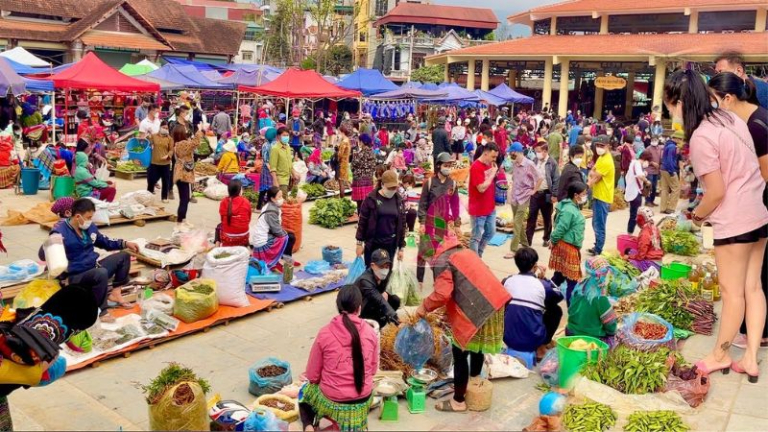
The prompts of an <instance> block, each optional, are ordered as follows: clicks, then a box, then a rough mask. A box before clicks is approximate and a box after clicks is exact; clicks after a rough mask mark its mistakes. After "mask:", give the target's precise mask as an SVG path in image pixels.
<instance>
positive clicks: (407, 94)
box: [371, 87, 448, 100]
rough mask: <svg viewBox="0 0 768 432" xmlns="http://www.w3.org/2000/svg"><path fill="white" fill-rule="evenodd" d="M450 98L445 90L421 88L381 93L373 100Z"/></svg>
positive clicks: (403, 88)
mask: <svg viewBox="0 0 768 432" xmlns="http://www.w3.org/2000/svg"><path fill="white" fill-rule="evenodd" d="M447 96H448V92H447V91H444V90H424V89H420V88H405V87H400V88H399V89H397V90H392V91H388V92H384V93H379V94H377V95H374V96H372V97H371V98H372V99H419V100H423V99H439V98H445V97H447Z"/></svg>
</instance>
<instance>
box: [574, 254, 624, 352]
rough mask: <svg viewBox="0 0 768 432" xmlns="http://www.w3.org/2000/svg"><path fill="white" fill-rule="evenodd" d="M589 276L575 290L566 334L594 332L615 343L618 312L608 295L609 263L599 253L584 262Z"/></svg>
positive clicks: (589, 333) (606, 341)
mask: <svg viewBox="0 0 768 432" xmlns="http://www.w3.org/2000/svg"><path fill="white" fill-rule="evenodd" d="M584 269H585V270H586V273H587V277H586V278H585V279H584V280H583V281H581V282H580V283H579V285H578V286H577V287H576V289H575V290H574V291H573V296H572V297H571V304H570V306H568V325H567V326H566V328H565V334H566V335H567V336H592V337H595V338H598V339H600V340H602V341H603V342H605V343H607V344H608V345H610V346H613V336H614V335H615V334H616V326H617V324H616V321H617V320H616V312H615V311H614V310H613V306H611V302H610V301H609V300H608V296H607V295H606V292H605V290H606V287H607V286H608V278H609V276H610V271H611V270H610V264H609V263H608V261H607V260H606V259H605V258H603V257H600V256H597V257H594V258H590V259H589V260H587V262H586V263H584Z"/></svg>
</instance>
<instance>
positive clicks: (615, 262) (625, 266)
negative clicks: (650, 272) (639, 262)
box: [603, 253, 640, 279]
mask: <svg viewBox="0 0 768 432" xmlns="http://www.w3.org/2000/svg"><path fill="white" fill-rule="evenodd" d="M603 257H604V258H605V259H606V261H608V264H610V265H611V267H613V268H615V269H616V270H618V271H620V272H622V273H624V274H625V275H627V276H628V277H630V278H631V279H634V278H636V277H638V276H640V270H639V269H638V268H637V267H635V266H633V265H632V264H630V263H629V261H627V260H625V259H624V258H622V257H620V256H618V255H616V254H610V253H607V254H604V255H603Z"/></svg>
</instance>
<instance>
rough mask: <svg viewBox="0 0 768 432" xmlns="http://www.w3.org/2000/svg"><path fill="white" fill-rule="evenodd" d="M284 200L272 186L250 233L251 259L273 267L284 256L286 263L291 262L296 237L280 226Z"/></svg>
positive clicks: (279, 192) (280, 192)
mask: <svg viewBox="0 0 768 432" xmlns="http://www.w3.org/2000/svg"><path fill="white" fill-rule="evenodd" d="M284 202H285V200H284V199H283V192H282V191H281V190H280V189H279V188H278V187H277V186H272V187H271V188H269V189H268V190H267V205H266V206H265V207H264V209H263V210H262V212H261V214H260V215H259V217H258V219H256V224H255V226H254V227H253V228H252V229H251V230H250V232H251V240H250V241H251V246H253V257H254V258H256V259H258V260H261V261H264V262H265V263H267V266H268V267H269V268H272V267H274V266H275V265H277V263H278V262H279V261H280V258H281V257H283V256H285V258H286V261H290V262H291V263H292V262H293V259H292V257H291V256H292V255H293V244H294V243H296V237H295V236H294V235H293V233H289V232H286V231H285V230H284V229H283V226H282V224H281V219H280V214H281V207H282V206H283V203H284Z"/></svg>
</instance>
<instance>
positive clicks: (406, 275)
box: [388, 260, 420, 306]
mask: <svg viewBox="0 0 768 432" xmlns="http://www.w3.org/2000/svg"><path fill="white" fill-rule="evenodd" d="M388 288H389V290H390V291H391V292H392V294H394V295H396V296H398V297H400V298H401V299H403V302H404V304H405V305H406V306H418V305H419V304H420V299H419V295H418V290H419V282H418V280H417V279H416V275H415V274H413V272H412V271H410V270H408V269H406V268H405V266H404V265H403V263H402V261H400V260H396V261H395V264H394V266H393V268H392V275H391V276H390V277H389V285H388Z"/></svg>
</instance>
